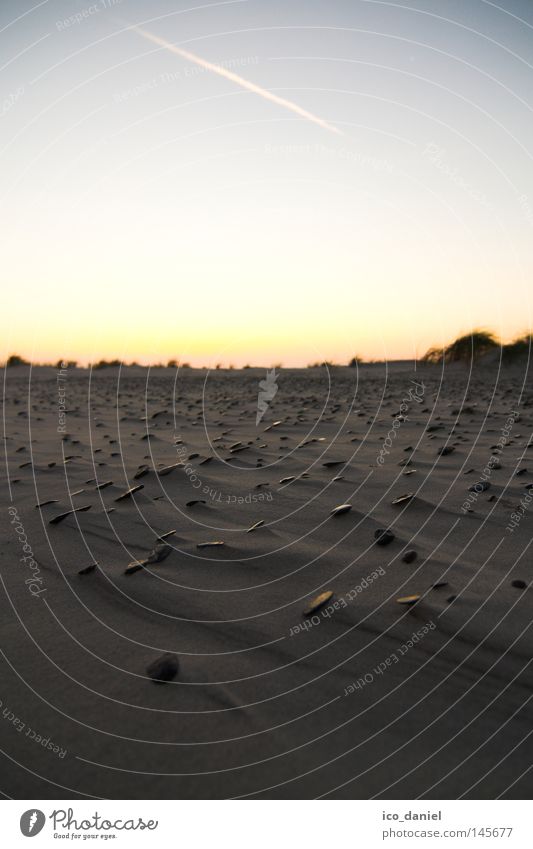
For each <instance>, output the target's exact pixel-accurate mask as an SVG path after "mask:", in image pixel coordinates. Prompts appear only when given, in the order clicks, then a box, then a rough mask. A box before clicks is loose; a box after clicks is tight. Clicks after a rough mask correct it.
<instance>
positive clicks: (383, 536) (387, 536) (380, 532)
mask: <svg viewBox="0 0 533 849" xmlns="http://www.w3.org/2000/svg"><path fill="white" fill-rule="evenodd" d="M394 538H395V537H394V534H393V533H392V531H390V530H389V529H388V528H378V529H377V530H376V531H374V539H375V540H376V545H389V543H391V542H392V541H393V539H394Z"/></svg>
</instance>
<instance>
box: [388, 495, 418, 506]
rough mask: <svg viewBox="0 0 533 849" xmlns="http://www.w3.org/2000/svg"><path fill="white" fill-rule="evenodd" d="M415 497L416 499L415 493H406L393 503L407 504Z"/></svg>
mask: <svg viewBox="0 0 533 849" xmlns="http://www.w3.org/2000/svg"><path fill="white" fill-rule="evenodd" d="M414 497H415V494H414V492H407V493H405V495H399V496H398V497H397V498H395V499H394V501H393V502H392V503H393V504H407V503H408V502H409V501H411V499H412V498H414Z"/></svg>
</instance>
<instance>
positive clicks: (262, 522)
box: [246, 519, 265, 534]
mask: <svg viewBox="0 0 533 849" xmlns="http://www.w3.org/2000/svg"><path fill="white" fill-rule="evenodd" d="M264 524H265V520H264V519H259V521H258V522H256V523H255V524H254V525H252V527H251V528H248V530H247V531H246V533H247V534H249V533H251V532H252V531H255V529H256V528H260V527H261V526H262V525H264Z"/></svg>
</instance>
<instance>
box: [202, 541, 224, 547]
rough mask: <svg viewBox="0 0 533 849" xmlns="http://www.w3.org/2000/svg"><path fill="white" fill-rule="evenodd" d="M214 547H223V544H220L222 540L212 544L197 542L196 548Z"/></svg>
mask: <svg viewBox="0 0 533 849" xmlns="http://www.w3.org/2000/svg"><path fill="white" fill-rule="evenodd" d="M216 545H224V542H222V540H215V541H214V542H199V543H197V545H196V548H212V547H213V546H216Z"/></svg>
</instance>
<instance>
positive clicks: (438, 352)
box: [3, 330, 533, 371]
mask: <svg viewBox="0 0 533 849" xmlns="http://www.w3.org/2000/svg"><path fill="white" fill-rule="evenodd" d="M532 341H533V336H532V334H531V333H525V334H522V335H521V336H518V337H517V338H516V339H514V340H513V341H512V342H506V343H504V342H502V341H501V340H499V339H498V338H497V337H496V335H495V334H494V333H492V332H491V331H490V330H472V331H471V332H470V333H465V334H464V335H462V336H458V337H457V339H454V341H453V342H450V343H449V344H448V345H445V346H444V347H443V348H430V349H429V350H428V351H426V353H425V354H424V356H423V357H422V362H424V363H433V364H439V363H443V362H444V363H467V362H471V361H476V362H477V361H479V360H481V359H483V358H484V357H486V356H487V355H489V354H497V352H501V357H502V360H503V362H504V363H509V362H514V361H515V360H517V359H521V358H524V357H527V356H528V355H529V354H530V352H531V349H532ZM380 362H383V363H384V362H386V360H364V359H363V358H362V357H359V356H357V355H355V356H353V357H352V358H351V359H350V361H349V362H348V363H334V362H331V361H329V360H324V361H322V362H314V363H309V364H308V365H307V368H324V367H326V366H327V367H328V368H340V367H342V366H344V365H346V366H348V367H349V368H357V366H358V365H362V364H365V363H366V364H371V363H380ZM29 365H33V366H35V367H38V366H46V367H48V368H55V369H57V370H61V369H66V368H77V367H78V363H77V362H76V360H58V361H57V362H55V363H30V362H29V361H28V360H25V359H24V358H23V357H21V356H20V355H19V354H11V355H10V356H9V357H8V358H7V360H6V362H5V363H3V366H4V367H9V368H13V367H14V366H29ZM119 366H123V367H126V368H127V367H133V366H136V367H138V368H174V369H176V368H191V365H190V363H180V362H179V360H175V359H172V360H168V362H167V363H152V364H151V365H147V366H143V365H141V364H140V363H136V362H130V363H126V362H121V360H98V362H96V363H91V364H89V365H88V366H87V368H93V369H97V370H100V369H106V368H118V367H119ZM199 368H200V369H204V370H207V369H208V368H210V366H200V367H199ZM214 368H215V369H216V370H217V371H218V370H220V369H223V368H226V369H227V370H229V371H233V370H235V366H234V365H231V364H230V365H228V366H223V365H222V363H217V364H216V365H215V367H214ZM242 368H243V369H251V368H262V366H251V365H249V364H247V365H245V366H242ZM274 368H283V364H282V363H275V364H274Z"/></svg>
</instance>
